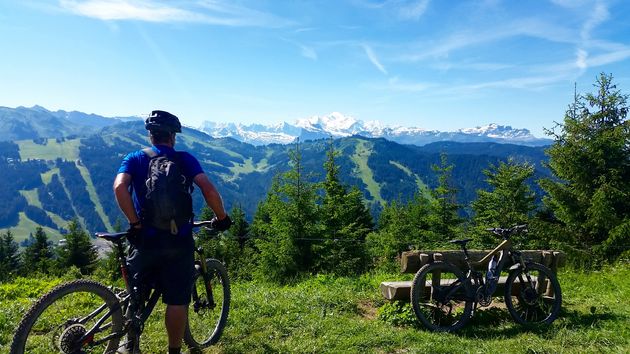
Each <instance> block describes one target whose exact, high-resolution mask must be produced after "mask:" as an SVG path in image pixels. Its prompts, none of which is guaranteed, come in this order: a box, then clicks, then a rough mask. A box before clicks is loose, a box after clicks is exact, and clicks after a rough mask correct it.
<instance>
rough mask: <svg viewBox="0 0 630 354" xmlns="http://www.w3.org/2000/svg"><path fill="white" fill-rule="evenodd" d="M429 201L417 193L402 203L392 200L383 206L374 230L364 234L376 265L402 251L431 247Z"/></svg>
mask: <svg viewBox="0 0 630 354" xmlns="http://www.w3.org/2000/svg"><path fill="white" fill-rule="evenodd" d="M430 215H431V202H430V201H429V199H427V198H426V197H425V196H424V195H423V194H421V193H418V194H416V195H415V196H414V198H413V199H412V200H409V201H407V202H406V203H403V202H401V201H396V200H394V201H392V202H391V203H389V204H387V205H386V206H385V208H383V212H382V213H381V216H380V219H379V225H378V231H377V232H374V233H371V234H370V235H368V239H367V245H368V249H369V251H370V254H371V255H372V257H374V258H375V260H376V263H377V264H381V265H386V264H391V263H392V262H393V261H394V259H395V258H396V257H398V256H400V254H401V253H402V252H403V251H407V250H409V249H421V248H430V247H433V242H434V240H433V233H432V231H431V224H430Z"/></svg>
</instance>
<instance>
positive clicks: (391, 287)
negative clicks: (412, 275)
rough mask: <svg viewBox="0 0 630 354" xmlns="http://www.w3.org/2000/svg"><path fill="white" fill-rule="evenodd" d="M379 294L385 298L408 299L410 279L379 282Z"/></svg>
mask: <svg viewBox="0 0 630 354" xmlns="http://www.w3.org/2000/svg"><path fill="white" fill-rule="evenodd" d="M380 288H381V294H383V297H384V298H386V299H387V300H392V301H393V300H400V301H409V300H410V297H409V291H410V290H411V281H384V282H382V283H381V286H380Z"/></svg>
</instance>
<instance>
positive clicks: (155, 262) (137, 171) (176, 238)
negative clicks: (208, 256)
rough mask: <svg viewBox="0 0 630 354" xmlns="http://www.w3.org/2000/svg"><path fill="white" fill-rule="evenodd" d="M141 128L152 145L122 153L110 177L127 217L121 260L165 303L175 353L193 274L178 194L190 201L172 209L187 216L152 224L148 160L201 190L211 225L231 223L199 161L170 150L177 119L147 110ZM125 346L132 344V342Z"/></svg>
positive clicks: (190, 243)
mask: <svg viewBox="0 0 630 354" xmlns="http://www.w3.org/2000/svg"><path fill="white" fill-rule="evenodd" d="M145 128H146V130H148V131H149V139H150V141H151V144H152V145H153V146H152V147H151V148H150V149H144V150H139V151H136V152H132V153H130V154H128V155H127V156H125V158H124V159H123V161H122V163H121V166H120V169H119V170H118V174H117V175H116V178H115V180H114V194H115V197H116V201H117V203H118V206H119V207H120V209H121V210H122V212H123V213H124V214H125V216H126V217H127V219H128V221H129V230H128V232H129V236H128V237H129V241H130V243H131V248H130V251H129V257H128V259H127V263H128V265H129V270H130V273H131V274H130V280H131V284H132V286H135V287H137V288H138V289H144V288H143V287H145V286H146V283H147V282H148V281H149V279H150V280H151V281H152V282H153V283H154V284H155V286H156V287H158V288H159V289H160V290H161V291H162V294H163V295H162V301H163V302H164V303H165V304H166V305H167V307H166V316H165V325H166V331H167V334H168V345H169V353H180V352H181V345H182V338H183V336H184V331H185V329H186V323H187V316H188V304H189V303H190V297H191V289H192V284H193V275H194V241H193V238H192V225H191V221H192V218H193V215H192V199H191V198H190V197H188V198H184V202H183V203H184V204H190V205H183V206H179V207H178V208H176V209H178V210H180V211H181V210H188V211H189V214H190V215H186V218H188V219H187V220H184V222H182V221H181V220H182V218H179V219H178V222H174V221H173V219H171V222H170V224H169V225H167V227H166V228H164V227H161V225H156V223H155V222H154V221H155V218H153V217H152V215H149V214H151V211H150V210H151V209H152V208H150V204H151V203H150V202H149V201H148V200H147V192H149V191H148V189H150V188H151V187H150V183H149V181H148V179H150V178H152V173H153V172H152V171H153V169H154V167H153V165H154V164H153V163H152V160H153V159H155V158H156V157H160V156H167V157H168V158H170V159H171V160H173V161H175V163H176V165H177V168H178V169H179V171H181V172H180V173H181V176H182V177H181V180H182V181H192V182H194V184H196V185H197V186H198V187H199V189H200V190H201V192H202V194H203V197H204V199H205V201H206V203H207V205H208V206H209V207H210V209H212V211H213V212H214V214H215V217H214V219H213V226H214V227H215V228H216V229H218V230H226V229H228V228H229V227H230V225H231V223H232V222H231V220H230V217H229V216H228V214H227V213H226V212H225V209H224V207H223V201H222V199H221V195H220V194H219V192H218V191H217V189H216V188H215V187H214V185H213V184H212V182H210V180H209V179H208V176H207V175H206V174H205V173H204V172H203V170H202V168H201V165H200V164H199V161H198V160H197V159H196V158H195V157H194V156H193V155H191V154H189V153H187V152H183V151H175V150H174V145H175V134H176V133H181V123H180V122H179V119H178V118H177V117H176V116H175V115H173V114H171V113H168V112H165V111H159V110H156V111H152V112H151V115H150V116H149V117H148V118H147V119H146V121H145ZM150 165H151V167H150ZM190 187H192V186H191V183H190V182H188V185H187V186H186V188H189V189H188V190H187V193H190V191H191V190H192V188H190ZM152 193H153V192H152ZM171 202H172V201H171ZM178 202H179V203H182V202H181V201H178ZM176 203H177V202H176ZM142 291H143V290H140V292H142ZM127 345H128V346H133V343H129V342H128V343H127Z"/></svg>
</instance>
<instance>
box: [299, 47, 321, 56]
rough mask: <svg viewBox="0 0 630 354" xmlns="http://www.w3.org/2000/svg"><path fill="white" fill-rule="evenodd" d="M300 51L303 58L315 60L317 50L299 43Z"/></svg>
mask: <svg viewBox="0 0 630 354" xmlns="http://www.w3.org/2000/svg"><path fill="white" fill-rule="evenodd" d="M300 53H301V54H302V56H303V57H305V58H308V59H313V60H317V52H316V51H315V49H313V48H311V47H307V46H304V45H300Z"/></svg>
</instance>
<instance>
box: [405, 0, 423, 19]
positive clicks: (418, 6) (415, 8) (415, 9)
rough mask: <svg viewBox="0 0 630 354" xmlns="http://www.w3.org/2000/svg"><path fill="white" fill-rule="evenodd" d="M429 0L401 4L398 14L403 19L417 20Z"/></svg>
mask: <svg viewBox="0 0 630 354" xmlns="http://www.w3.org/2000/svg"><path fill="white" fill-rule="evenodd" d="M429 2H430V0H420V1H412V2H410V3H406V4H402V5H401V7H400V8H399V9H398V15H399V16H400V17H401V18H403V19H407V20H418V19H420V18H421V17H422V15H424V13H425V12H426V11H427V8H428V7H429Z"/></svg>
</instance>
